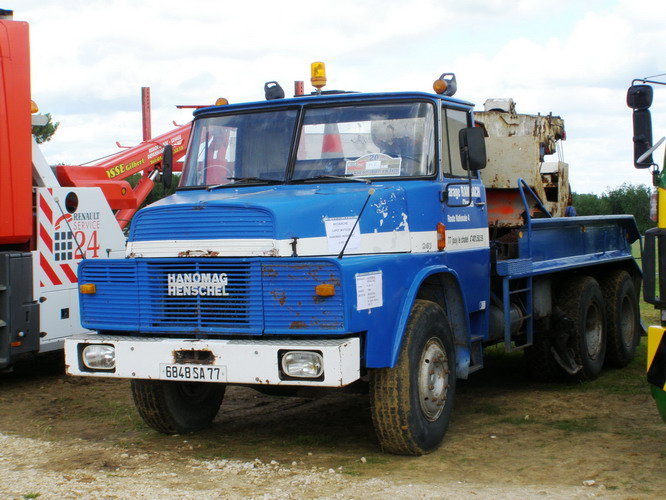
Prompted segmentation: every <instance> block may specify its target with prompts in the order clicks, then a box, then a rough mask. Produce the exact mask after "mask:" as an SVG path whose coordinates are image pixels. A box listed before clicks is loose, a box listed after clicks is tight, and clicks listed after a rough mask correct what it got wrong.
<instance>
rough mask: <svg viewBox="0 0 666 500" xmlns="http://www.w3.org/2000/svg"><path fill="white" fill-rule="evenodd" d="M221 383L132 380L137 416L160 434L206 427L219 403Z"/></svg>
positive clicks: (184, 431)
mask: <svg viewBox="0 0 666 500" xmlns="http://www.w3.org/2000/svg"><path fill="white" fill-rule="evenodd" d="M225 388H226V386H225V385H224V384H215V383H205V382H172V381H163V380H138V379H137V380H132V398H133V399H134V405H135V406H136V408H137V410H138V411H139V415H141V418H142V419H143V420H144V422H146V424H148V425H149V426H150V427H152V428H153V429H155V430H156V431H159V432H162V433H164V434H185V433H188V432H196V431H199V430H201V429H203V428H205V427H208V426H209V425H210V424H211V422H212V421H213V419H214V418H215V416H216V415H217V412H218V411H219V409H220V405H221V404H222V399H223V398H224V390H225Z"/></svg>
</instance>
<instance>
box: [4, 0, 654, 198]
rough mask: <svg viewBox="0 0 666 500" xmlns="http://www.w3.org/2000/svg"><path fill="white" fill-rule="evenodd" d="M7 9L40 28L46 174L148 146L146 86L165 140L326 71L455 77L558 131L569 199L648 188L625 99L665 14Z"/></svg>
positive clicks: (370, 0) (54, 5) (557, 5)
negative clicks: (49, 132) (196, 116)
mask: <svg viewBox="0 0 666 500" xmlns="http://www.w3.org/2000/svg"><path fill="white" fill-rule="evenodd" d="M4 3H5V5H3V6H2V7H3V8H6V9H12V10H14V19H16V20H21V21H27V22H28V23H29V24H30V36H31V54H32V61H31V67H32V95H33V99H34V100H35V101H37V103H38V104H39V106H40V109H41V111H42V112H49V113H51V114H52V115H53V117H54V119H55V120H56V121H59V122H60V128H59V129H58V132H57V133H56V135H55V136H54V138H53V140H52V141H51V142H50V143H48V144H46V145H44V147H43V148H42V150H43V152H44V154H45V155H46V157H47V159H48V161H49V162H50V163H51V164H56V163H71V164H78V163H84V162H87V161H90V160H94V159H96V158H99V157H101V156H104V155H108V154H110V153H113V152H116V151H117V147H116V145H115V143H116V141H119V142H120V143H121V144H123V145H128V146H131V145H135V144H137V143H139V142H140V141H141V139H142V135H141V134H142V132H141V113H140V88H141V87H143V86H146V87H151V100H152V130H153V135H158V134H161V133H164V132H167V131H168V130H170V129H171V128H173V124H172V122H173V121H176V122H177V123H179V124H183V123H186V122H187V121H189V120H190V117H191V111H188V110H178V109H176V107H175V106H176V105H177V104H208V103H211V104H212V103H213V102H214V101H215V99H216V98H218V97H221V96H223V97H226V98H227V99H229V101H230V102H241V101H254V100H262V99H263V85H264V83H265V82H267V81H270V80H277V81H278V82H280V83H281V85H282V86H283V87H284V88H285V90H286V91H287V93H290V92H291V91H292V89H293V81H294V80H304V81H305V82H306V89H307V88H308V87H309V85H308V82H309V77H310V74H309V73H310V62H312V61H318V60H321V61H324V62H325V63H326V69H327V75H328V82H329V85H328V87H327V88H330V89H345V90H360V91H373V92H374V91H401V90H418V91H427V92H429V91H431V90H432V82H433V80H434V79H436V78H437V77H438V76H439V75H440V74H441V73H444V72H455V73H456V76H457V79H458V93H457V94H456V97H459V98H461V99H465V100H468V101H471V102H474V103H476V105H477V109H483V103H484V101H485V100H486V99H488V98H494V97H512V98H513V99H514V100H515V101H516V103H517V111H518V112H522V113H532V114H536V113H539V112H540V113H542V114H547V113H549V112H552V113H553V114H555V115H559V116H561V117H562V118H564V120H565V123H566V129H567V140H566V141H565V142H564V144H563V146H564V147H563V150H564V159H565V161H567V162H568V163H569V165H570V172H571V174H570V176H571V184H572V188H573V190H574V191H576V192H579V193H584V192H595V193H602V192H603V191H605V190H606V189H607V188H609V187H610V188H613V187H616V186H619V185H620V184H622V183H623V182H629V183H633V184H650V176H649V174H648V172H646V171H638V170H635V169H634V168H633V164H632V141H631V138H632V132H631V110H629V108H627V106H626V103H625V96H626V89H627V87H628V85H629V84H630V83H631V80H632V79H633V78H637V77H645V76H651V75H656V74H660V73H666V4H664V1H663V0H643V1H641V2H637V1H635V0H617V1H611V0H587V1H584V2H583V1H581V0H573V1H569V0H539V1H533V0H463V1H461V0H381V1H379V0H353V1H350V0H329V1H327V2H326V1H320V2H313V1H304V0H301V1H291V0H280V1H266V0H246V1H238V0H234V1H225V0H192V1H189V2H186V1H182V0H178V1H175V0H58V1H53V0H13V1H11V0H9V1H5V2H4ZM665 78H666V77H662V78H661V79H662V80H665ZM652 113H653V120H654V140H655V142H656V140H657V139H659V138H660V137H661V136H663V135H666V87H661V88H655V104H654V105H653V108H652ZM663 156H664V150H663V146H662V149H661V150H660V151H659V152H658V153H657V155H656V156H655V159H658V161H659V163H660V164H661V163H662V161H661V160H662V159H663ZM553 159H554V158H553Z"/></svg>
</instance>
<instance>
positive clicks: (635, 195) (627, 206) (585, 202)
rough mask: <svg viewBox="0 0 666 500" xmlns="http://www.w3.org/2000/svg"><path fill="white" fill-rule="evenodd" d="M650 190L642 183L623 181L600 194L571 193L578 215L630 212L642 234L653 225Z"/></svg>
mask: <svg viewBox="0 0 666 500" xmlns="http://www.w3.org/2000/svg"><path fill="white" fill-rule="evenodd" d="M651 192H652V189H651V188H650V187H648V186H646V185H644V184H638V185H634V184H627V183H624V184H622V185H621V186H619V187H616V188H613V189H610V188H609V189H607V190H606V191H605V192H604V193H603V194H602V195H601V196H599V195H596V194H592V193H584V194H577V193H573V204H574V207H575V208H576V212H577V213H578V215H611V214H631V215H633V216H634V218H635V219H636V224H637V225H638V230H639V231H640V232H641V234H642V233H645V231H646V230H648V229H650V228H651V227H654V225H655V223H654V222H653V221H652V220H651V219H650V194H651Z"/></svg>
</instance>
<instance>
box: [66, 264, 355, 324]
mask: <svg viewBox="0 0 666 500" xmlns="http://www.w3.org/2000/svg"><path fill="white" fill-rule="evenodd" d="M79 279H80V282H81V283H95V285H96V288H97V293H96V294H94V295H81V296H80V300H81V312H82V322H83V325H84V326H85V327H86V328H90V329H92V330H102V331H128V332H135V333H139V334H141V333H143V334H160V333H166V334H169V333H173V334H179V335H183V334H192V335H201V334H204V335H205V334H212V335H234V334H244V335H260V334H262V333H267V334H294V333H297V334H315V333H318V332H319V333H320V332H322V331H324V330H325V331H326V332H327V333H343V332H344V327H345V321H344V300H343V294H342V286H341V272H340V268H339V266H338V265H336V264H335V263H333V262H330V261H327V260H325V259H321V260H305V261H287V262H284V261H281V259H223V258H201V259H189V258H172V259H124V260H89V261H86V262H84V263H83V264H82V265H81V266H80V268H79ZM323 283H328V284H332V285H334V286H335V289H336V293H335V295H334V296H332V297H319V296H317V295H316V292H315V287H316V286H317V285H319V284H323Z"/></svg>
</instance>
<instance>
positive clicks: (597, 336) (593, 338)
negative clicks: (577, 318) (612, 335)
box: [585, 303, 603, 359]
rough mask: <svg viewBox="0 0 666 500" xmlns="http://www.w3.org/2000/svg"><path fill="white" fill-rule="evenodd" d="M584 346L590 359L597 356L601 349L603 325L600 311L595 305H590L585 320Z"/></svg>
mask: <svg viewBox="0 0 666 500" xmlns="http://www.w3.org/2000/svg"><path fill="white" fill-rule="evenodd" d="M585 345H586V347H587V352H588V354H589V356H590V358H591V359H597V356H599V354H600V353H601V351H602V349H603V323H602V316H601V311H600V310H599V306H598V305H597V304H596V303H593V304H590V307H589V309H588V310H587V315H586V318H585Z"/></svg>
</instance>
